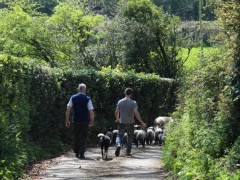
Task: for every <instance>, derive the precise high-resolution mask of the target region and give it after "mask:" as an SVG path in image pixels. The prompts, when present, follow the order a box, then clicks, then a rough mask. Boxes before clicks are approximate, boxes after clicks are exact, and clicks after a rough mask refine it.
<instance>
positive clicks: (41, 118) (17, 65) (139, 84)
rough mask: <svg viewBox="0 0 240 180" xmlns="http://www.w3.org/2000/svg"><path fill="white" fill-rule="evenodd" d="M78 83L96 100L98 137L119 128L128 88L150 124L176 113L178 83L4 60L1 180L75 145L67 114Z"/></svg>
mask: <svg viewBox="0 0 240 180" xmlns="http://www.w3.org/2000/svg"><path fill="white" fill-rule="evenodd" d="M79 83H85V84H86V85H87V94H88V95H89V96H90V97H91V98H92V101H93V105H94V112H95V116H96V118H95V126H94V127H92V128H90V131H89V140H90V141H91V142H97V141H98V139H97V138H96V135H97V133H99V132H104V131H105V130H106V128H107V127H109V126H112V127H114V128H116V127H117V124H116V123H115V117H114V112H115V108H116V104H117V102H118V100H119V99H121V98H123V97H124V94H123V91H124V89H125V88H126V87H131V88H133V90H134V96H133V99H135V100H136V101H137V103H138V107H139V111H140V114H141V115H142V118H143V120H144V121H145V122H148V123H149V124H152V123H153V121H154V119H155V118H156V117H157V116H159V115H168V114H169V113H171V112H172V111H173V108H174V104H175V98H174V91H175V88H176V83H175V82H174V81H173V80H171V79H161V78H159V77H158V76H156V75H146V74H136V73H134V72H126V73H123V72H120V71H118V70H110V69H107V68H106V69H103V70H102V71H99V72H97V71H95V70H92V69H82V70H79V71H74V70H71V69H67V68H66V69H62V70H61V69H50V68H49V67H47V66H44V65H42V66H40V65H38V62H35V61H31V60H24V59H15V58H12V57H7V56H5V57H3V56H2V57H0V87H1V88H0V103H1V107H0V118H1V121H0V179H14V178H16V177H19V176H20V175H21V174H22V173H23V171H22V167H23V166H24V165H26V164H28V163H32V162H34V161H35V160H36V159H39V158H47V157H49V156H51V155H53V154H56V153H57V152H60V151H63V150H64V149H66V148H67V147H72V142H73V134H72V132H73V131H72V126H71V128H70V129H69V130H68V129H66V128H65V125H64V124H65V110H66V105H67V103H68V101H69V98H70V97H71V95H72V94H75V93H77V86H78V84H79Z"/></svg>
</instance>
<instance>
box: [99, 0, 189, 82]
mask: <svg viewBox="0 0 240 180" xmlns="http://www.w3.org/2000/svg"><path fill="white" fill-rule="evenodd" d="M178 22H179V18H178V17H171V16H170V15H168V14H164V12H163V11H162V8H159V7H157V6H155V5H153V4H152V3H151V1H150V0H141V1H135V0H130V1H127V2H126V1H121V3H120V12H119V15H118V16H116V18H114V19H113V20H112V21H110V22H109V23H108V24H106V26H107V27H105V29H106V35H105V36H104V39H103V41H104V42H105V44H103V45H102V47H101V48H100V53H99V54H98V55H99V59H101V61H102V62H103V63H102V64H104V63H106V64H107V66H108V65H111V66H112V67H113V68H115V67H116V66H117V65H120V66H121V67H122V68H123V69H124V70H130V69H134V70H135V71H136V72H145V73H155V74H158V75H159V76H161V77H166V78H175V77H177V76H178V75H179V74H180V72H181V70H182V67H183V64H184V61H185V60H186V59H182V58H181V57H180V56H178V52H179V51H180V46H179V45H180V44H181V42H182V37H181V36H180V34H179V32H177V26H178ZM186 47H189V50H190V49H191V46H186Z"/></svg>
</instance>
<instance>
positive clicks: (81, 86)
mask: <svg viewBox="0 0 240 180" xmlns="http://www.w3.org/2000/svg"><path fill="white" fill-rule="evenodd" d="M78 89H79V90H80V91H82V90H83V89H86V85H85V84H83V83H81V84H79V85H78Z"/></svg>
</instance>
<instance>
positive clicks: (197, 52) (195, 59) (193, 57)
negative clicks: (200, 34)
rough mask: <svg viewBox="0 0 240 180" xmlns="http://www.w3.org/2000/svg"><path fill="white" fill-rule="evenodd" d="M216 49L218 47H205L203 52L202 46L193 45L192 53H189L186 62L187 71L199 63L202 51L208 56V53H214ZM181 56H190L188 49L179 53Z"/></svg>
mask: <svg viewBox="0 0 240 180" xmlns="http://www.w3.org/2000/svg"><path fill="white" fill-rule="evenodd" d="M214 51H218V48H214V47H204V48H203V52H201V48H200V47H193V48H192V50H191V52H190V54H189V58H188V59H187V61H186V62H185V63H184V67H185V69H186V71H187V70H188V68H191V67H194V66H196V65H198V63H199V61H200V56H201V53H203V54H204V56H208V54H209V53H210V54H211V53H213V52H214ZM179 56H182V57H183V58H185V57H187V56H188V49H186V48H185V49H183V50H182V52H181V53H179Z"/></svg>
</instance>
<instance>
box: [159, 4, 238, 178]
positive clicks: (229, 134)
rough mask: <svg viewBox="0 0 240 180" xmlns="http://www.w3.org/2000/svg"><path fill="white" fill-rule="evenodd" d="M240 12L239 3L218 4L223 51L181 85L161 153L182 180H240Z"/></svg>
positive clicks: (201, 64) (211, 56)
mask: <svg viewBox="0 0 240 180" xmlns="http://www.w3.org/2000/svg"><path fill="white" fill-rule="evenodd" d="M239 7H240V6H239V1H231V2H225V3H222V2H221V3H220V4H219V9H218V15H219V16H220V20H221V22H222V24H223V25H224V26H223V27H224V32H225V35H224V34H222V35H221V36H222V37H224V38H225V40H222V41H223V42H224V43H225V47H224V48H222V49H219V52H217V51H216V52H213V53H211V54H209V55H207V56H206V57H205V56H202V57H201V60H200V62H199V63H198V64H197V65H198V66H197V67H195V68H193V69H192V71H191V73H189V74H187V76H186V78H185V79H183V81H182V82H183V86H182V87H181V89H180V91H179V105H178V107H177V111H176V112H175V113H174V116H175V121H174V123H172V124H170V125H169V127H168V132H171V133H169V134H167V141H166V143H165V146H164V148H163V150H164V155H163V160H164V161H165V162H166V165H167V167H168V168H169V169H172V170H174V173H175V174H177V175H178V177H179V179H219V180H220V179H230V180H232V179H239V178H240V174H239V162H240V159H239V158H240V157H239V137H240V133H239V132H240V123H239V117H240V113H239V112H240V111H239V110H240V108H239V107H240V101H239V89H240V88H239V87H240V86H239V79H240V78H239V69H240V68H239V57H240V56H239V54H240V49H239V42H240V38H239V37H240V35H239V32H240V31H239V21H238V20H239V12H240V8H239ZM226 12H227V13H226Z"/></svg>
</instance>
